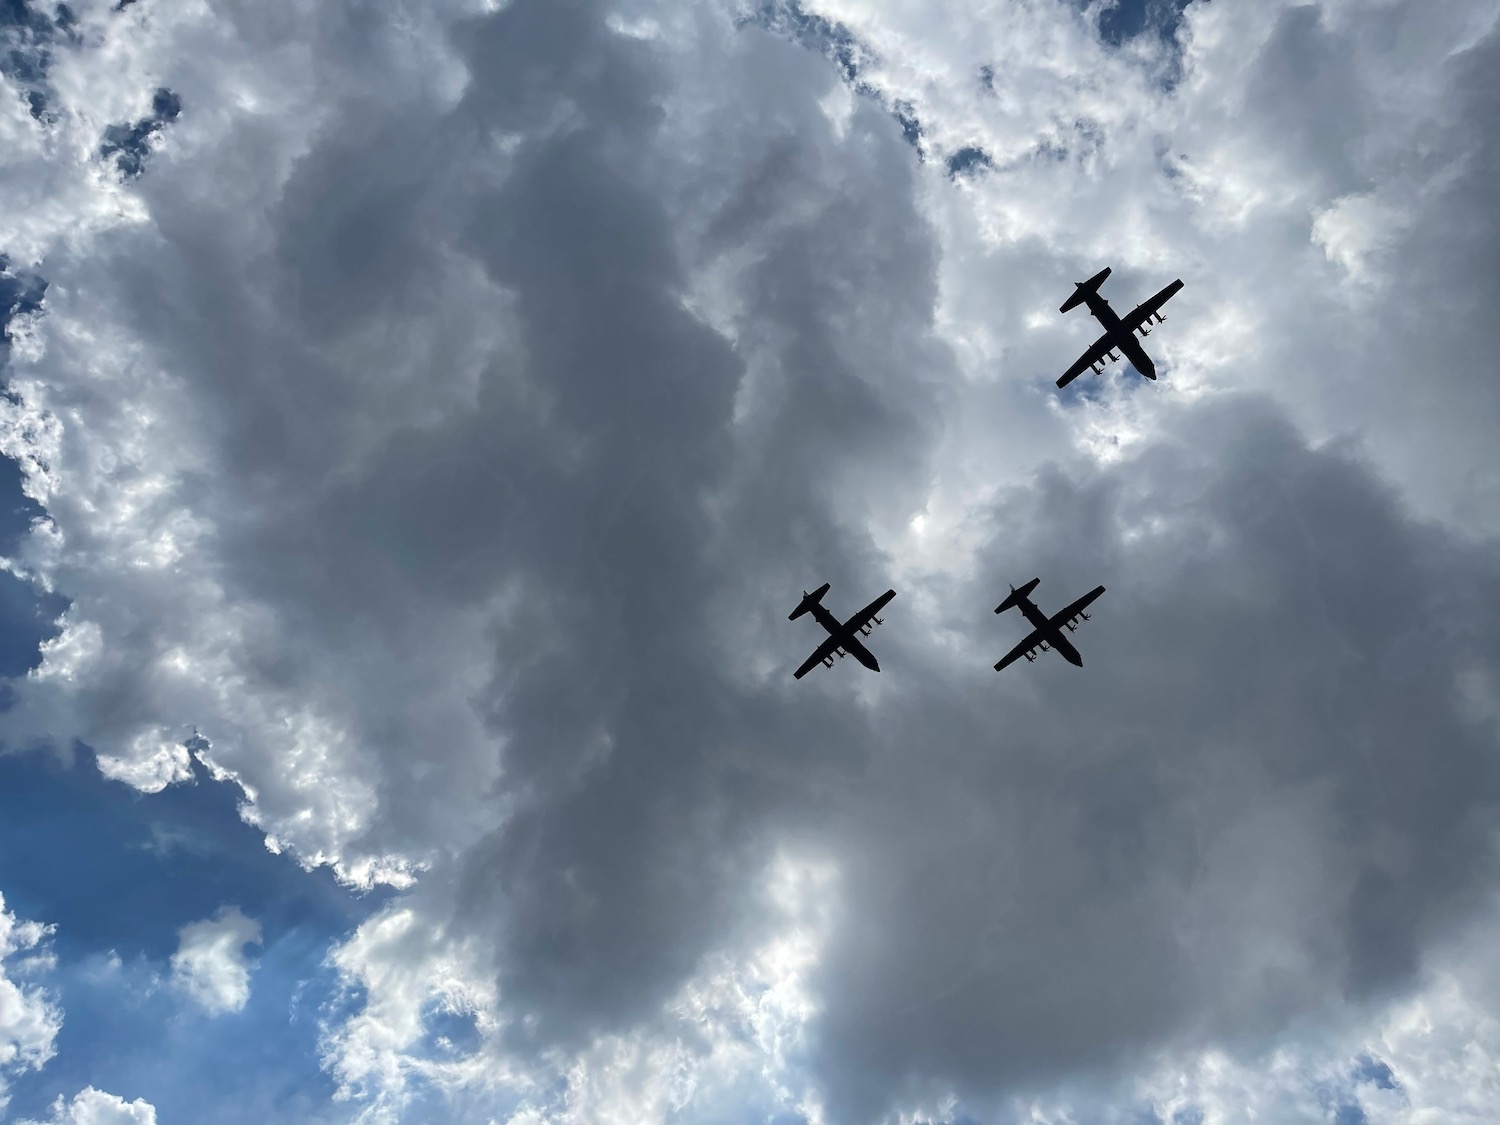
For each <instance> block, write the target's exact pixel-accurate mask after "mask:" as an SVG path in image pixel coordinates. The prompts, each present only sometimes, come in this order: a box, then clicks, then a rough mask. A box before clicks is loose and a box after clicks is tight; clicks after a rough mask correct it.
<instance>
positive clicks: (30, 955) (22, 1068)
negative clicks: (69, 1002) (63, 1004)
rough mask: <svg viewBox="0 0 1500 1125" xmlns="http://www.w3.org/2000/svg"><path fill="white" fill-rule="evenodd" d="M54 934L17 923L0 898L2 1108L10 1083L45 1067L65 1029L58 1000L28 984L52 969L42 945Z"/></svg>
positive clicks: (0, 1068)
mask: <svg viewBox="0 0 1500 1125" xmlns="http://www.w3.org/2000/svg"><path fill="white" fill-rule="evenodd" d="M50 933H51V929H50V927H48V926H44V925H42V924H40V923H38V922H23V921H21V920H20V919H18V918H17V917H16V916H15V914H13V913H11V912H10V911H8V910H6V909H5V900H4V898H3V897H0V1109H3V1108H4V1105H5V1103H6V1102H7V1101H9V1095H8V1093H7V1086H8V1082H7V1079H9V1078H13V1077H15V1076H16V1075H18V1074H21V1073H24V1072H26V1071H28V1070H40V1069H41V1068H42V1067H43V1066H45V1065H46V1063H47V1061H48V1060H49V1059H51V1058H52V1055H53V1052H54V1044H55V1042H56V1039H57V1033H58V1032H59V1031H60V1030H61V1028H62V1011H61V1009H60V1008H58V1006H57V1004H56V1003H55V1000H54V998H53V997H52V996H50V995H49V994H48V992H47V991H46V990H45V989H43V988H41V987H39V986H38V985H36V984H29V983H26V979H25V978H26V977H27V976H28V975H31V974H34V973H37V972H40V971H44V970H46V969H48V968H50V967H51V959H50V956H49V955H48V954H47V953H46V952H45V951H44V947H43V946H42V942H43V941H44V940H45V939H46V938H47V936H48V935H49V934H50ZM20 955H25V956H20ZM17 978H19V979H17Z"/></svg>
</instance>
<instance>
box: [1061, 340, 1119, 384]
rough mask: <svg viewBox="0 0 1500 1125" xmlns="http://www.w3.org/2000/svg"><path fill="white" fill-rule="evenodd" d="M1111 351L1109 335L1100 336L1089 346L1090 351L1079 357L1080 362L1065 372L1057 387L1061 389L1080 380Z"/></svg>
mask: <svg viewBox="0 0 1500 1125" xmlns="http://www.w3.org/2000/svg"><path fill="white" fill-rule="evenodd" d="M1109 349H1110V342H1109V333H1108V332H1106V333H1105V334H1104V335H1103V336H1100V337H1099V338H1098V339H1097V340H1095V341H1094V342H1093V343H1092V344H1090V345H1089V350H1088V351H1086V352H1084V353H1083V354H1082V355H1081V356H1079V357H1078V361H1077V362H1076V363H1074V364H1073V366H1072V367H1070V368H1068V369H1067V370H1066V371H1064V372H1063V375H1062V378H1061V379H1059V380H1058V381H1057V385H1058V386H1059V387H1066V386H1067V385H1068V384H1069V383H1071V382H1072V381H1073V380H1074V379H1076V378H1078V376H1080V375H1082V374H1083V373H1084V372H1085V371H1087V370H1088V369H1089V368H1090V367H1092V366H1094V364H1096V363H1098V362H1099V361H1100V360H1101V359H1103V358H1104V357H1105V356H1106V355H1108V354H1109Z"/></svg>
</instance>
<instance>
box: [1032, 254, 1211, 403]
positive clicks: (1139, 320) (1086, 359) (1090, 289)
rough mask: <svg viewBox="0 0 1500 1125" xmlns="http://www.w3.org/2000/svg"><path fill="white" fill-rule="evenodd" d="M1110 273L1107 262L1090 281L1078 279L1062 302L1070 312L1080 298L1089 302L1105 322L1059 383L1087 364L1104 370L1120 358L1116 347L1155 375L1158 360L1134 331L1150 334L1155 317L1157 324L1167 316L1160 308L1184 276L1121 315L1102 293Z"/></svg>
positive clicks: (1147, 374) (1068, 380)
mask: <svg viewBox="0 0 1500 1125" xmlns="http://www.w3.org/2000/svg"><path fill="white" fill-rule="evenodd" d="M1108 276H1109V267H1108V266H1106V267H1105V268H1104V269H1102V270H1100V271H1099V272H1098V273H1096V274H1095V275H1094V276H1093V277H1091V278H1089V279H1088V280H1087V281H1080V282H1077V283H1076V284H1075V285H1074V286H1073V295H1072V296H1071V297H1069V298H1068V299H1067V300H1066V301H1064V302H1063V306H1062V309H1061V310H1060V311H1061V312H1067V311H1068V310H1069V309H1071V308H1073V307H1075V306H1076V305H1077V304H1078V303H1079V302H1080V301H1084V302H1087V303H1088V306H1089V312H1091V313H1093V314H1094V319H1095V320H1097V321H1098V322H1099V323H1100V324H1102V325H1103V326H1104V335H1103V336H1100V337H1099V338H1098V339H1097V340H1095V341H1094V342H1093V343H1092V344H1090V345H1089V350H1088V351H1086V352H1084V353H1083V354H1082V355H1081V356H1079V357H1078V362H1077V363H1075V364H1073V366H1072V367H1070V368H1068V369H1067V371H1065V372H1063V377H1062V378H1061V379H1059V380H1058V381H1057V385H1058V386H1059V387H1066V386H1067V385H1068V384H1069V383H1071V382H1072V381H1073V380H1074V379H1076V378H1078V376H1080V375H1082V374H1083V369H1084V368H1085V367H1091V368H1093V369H1094V374H1095V375H1098V374H1099V373H1100V372H1101V371H1103V370H1104V365H1105V363H1107V362H1109V361H1110V360H1116V359H1119V358H1120V357H1119V356H1117V355H1115V349H1116V348H1119V349H1120V351H1122V352H1124V353H1125V358H1126V359H1128V360H1130V362H1131V364H1132V365H1133V366H1134V367H1135V369H1136V370H1137V371H1139V372H1140V373H1141V374H1142V375H1144V376H1145V377H1146V378H1148V379H1155V378H1156V364H1154V363H1152V362H1151V357H1150V356H1149V355H1147V354H1146V350H1145V349H1144V348H1142V347H1141V346H1140V344H1138V343H1136V339H1135V334H1136V333H1137V332H1139V333H1140V334H1141V336H1142V338H1144V337H1146V336H1149V335H1151V329H1150V328H1148V327H1147V325H1148V324H1150V323H1151V321H1152V319H1153V318H1154V319H1155V320H1156V323H1157V324H1160V323H1161V322H1162V321H1164V320H1166V319H1167V318H1166V317H1164V316H1162V315H1161V312H1160V311H1159V310H1160V309H1161V307H1162V306H1163V305H1165V304H1166V303H1167V302H1168V301H1170V300H1171V299H1172V294H1174V293H1176V292H1177V290H1179V289H1181V288H1182V279H1181V278H1178V279H1177V280H1176V281H1174V282H1172V284H1171V285H1168V286H1167V287H1166V288H1165V289H1163V290H1162V291H1161V292H1160V293H1158V294H1157V295H1156V296H1154V297H1152V298H1151V299H1150V300H1149V301H1147V302H1146V303H1145V304H1143V305H1136V307H1135V308H1133V309H1131V310H1130V311H1129V312H1128V313H1126V314H1125V315H1124V316H1120V315H1118V314H1117V313H1116V312H1115V310H1114V309H1112V308H1110V307H1109V302H1108V301H1106V300H1105V299H1104V298H1103V297H1101V296H1099V286H1100V285H1101V284H1102V283H1103V281H1104V279H1105V278H1106V277H1108Z"/></svg>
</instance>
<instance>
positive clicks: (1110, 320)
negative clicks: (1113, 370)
mask: <svg viewBox="0 0 1500 1125" xmlns="http://www.w3.org/2000/svg"><path fill="white" fill-rule="evenodd" d="M1083 299H1084V300H1085V301H1086V302H1087V303H1088V307H1089V312H1091V313H1092V314H1093V316H1094V319H1095V320H1097V321H1098V322H1099V324H1100V327H1102V328H1103V329H1104V332H1105V335H1107V336H1108V337H1109V346H1110V347H1111V348H1118V349H1119V350H1120V353H1121V354H1122V355H1124V356H1125V358H1126V359H1128V360H1130V363H1131V365H1132V366H1133V367H1134V368H1135V369H1136V370H1137V371H1138V372H1140V373H1141V374H1142V375H1144V376H1145V377H1146V378H1147V379H1155V378H1156V364H1155V363H1153V362H1152V361H1151V357H1150V356H1149V355H1147V354H1146V349H1145V348H1143V347H1141V345H1140V342H1139V341H1138V340H1137V339H1136V336H1135V333H1134V332H1131V331H1129V330H1128V329H1126V328H1124V327H1123V326H1122V324H1121V321H1120V316H1119V314H1118V313H1116V312H1115V310H1114V309H1112V308H1110V306H1109V302H1108V301H1107V300H1105V299H1104V298H1103V297H1101V296H1099V294H1098V292H1097V291H1094V292H1086V293H1084V295H1083Z"/></svg>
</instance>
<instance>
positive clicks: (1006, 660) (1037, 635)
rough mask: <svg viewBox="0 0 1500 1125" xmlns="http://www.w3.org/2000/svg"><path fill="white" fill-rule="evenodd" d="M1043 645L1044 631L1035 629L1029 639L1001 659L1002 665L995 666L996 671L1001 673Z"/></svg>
mask: <svg viewBox="0 0 1500 1125" xmlns="http://www.w3.org/2000/svg"><path fill="white" fill-rule="evenodd" d="M1041 643H1042V631H1041V630H1040V629H1033V630H1032V631H1031V635H1030V636H1029V637H1027V638H1026V639H1025V640H1024V641H1022V642H1021V643H1020V644H1018V645H1017V646H1016V647H1015V648H1013V649H1011V650H1010V651H1009V652H1007V653H1006V654H1005V655H1004V656H1003V657H1002V658H1001V660H1000V663H999V664H996V665H995V671H997V672H998V671H1000V669H1002V668H1004V667H1006V666H1007V665H1009V664H1014V663H1015V662H1016V661H1017V660H1019V659H1021V657H1023V656H1025V655H1026V654H1027V653H1028V652H1030V651H1031V650H1032V649H1034V648H1036V646H1037V645H1039V644H1041Z"/></svg>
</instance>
